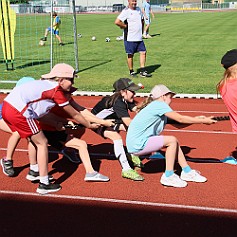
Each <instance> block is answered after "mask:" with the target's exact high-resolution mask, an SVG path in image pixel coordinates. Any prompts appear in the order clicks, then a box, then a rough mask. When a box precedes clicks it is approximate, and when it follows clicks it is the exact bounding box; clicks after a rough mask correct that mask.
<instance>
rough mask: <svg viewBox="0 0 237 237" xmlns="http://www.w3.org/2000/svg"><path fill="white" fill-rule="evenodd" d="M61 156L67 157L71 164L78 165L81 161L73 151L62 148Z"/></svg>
mask: <svg viewBox="0 0 237 237" xmlns="http://www.w3.org/2000/svg"><path fill="white" fill-rule="evenodd" d="M61 152H62V154H63V155H64V156H65V157H67V158H68V159H69V160H70V161H71V162H73V163H76V164H80V163H82V162H81V159H80V157H79V155H78V154H77V153H76V151H75V150H69V149H67V148H64V149H63V150H62V151H61Z"/></svg>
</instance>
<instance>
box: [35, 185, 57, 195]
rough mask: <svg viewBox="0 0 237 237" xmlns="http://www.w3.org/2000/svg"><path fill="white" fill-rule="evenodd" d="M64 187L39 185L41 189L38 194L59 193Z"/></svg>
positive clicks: (38, 189)
mask: <svg viewBox="0 0 237 237" xmlns="http://www.w3.org/2000/svg"><path fill="white" fill-rule="evenodd" d="M61 188H62V187H61V186H60V185H59V184H52V183H49V184H42V183H39V187H38V188H37V190H36V192H37V193H39V194H47V193H53V192H57V191H59V190H60V189H61Z"/></svg>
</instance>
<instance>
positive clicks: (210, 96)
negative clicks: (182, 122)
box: [0, 89, 221, 99]
mask: <svg viewBox="0 0 237 237" xmlns="http://www.w3.org/2000/svg"><path fill="white" fill-rule="evenodd" d="M10 92H11V90H8V89H2V90H0V93H1V94H8V93H10ZM112 94H113V92H96V91H75V92H74V93H73V95H75V96H110V95H112ZM149 95H150V93H136V97H148V96H149ZM174 98H190V99H221V97H220V95H217V94H176V95H175V96H174Z"/></svg>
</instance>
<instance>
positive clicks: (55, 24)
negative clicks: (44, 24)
mask: <svg viewBox="0 0 237 237" xmlns="http://www.w3.org/2000/svg"><path fill="white" fill-rule="evenodd" d="M60 25H61V19H60V17H59V16H58V14H57V13H56V12H53V28H51V27H50V26H49V27H48V28H46V29H45V33H44V37H42V38H41V40H42V41H47V36H48V33H49V32H51V31H52V32H53V35H55V37H56V38H57V40H58V41H59V45H60V46H63V45H64V43H63V42H62V39H61V37H60V36H59V28H60Z"/></svg>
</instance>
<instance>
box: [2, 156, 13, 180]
mask: <svg viewBox="0 0 237 237" xmlns="http://www.w3.org/2000/svg"><path fill="white" fill-rule="evenodd" d="M1 165H2V171H3V173H4V174H5V175H7V176H9V177H13V176H14V174H15V172H14V168H13V161H12V160H4V158H2V159H1Z"/></svg>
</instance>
